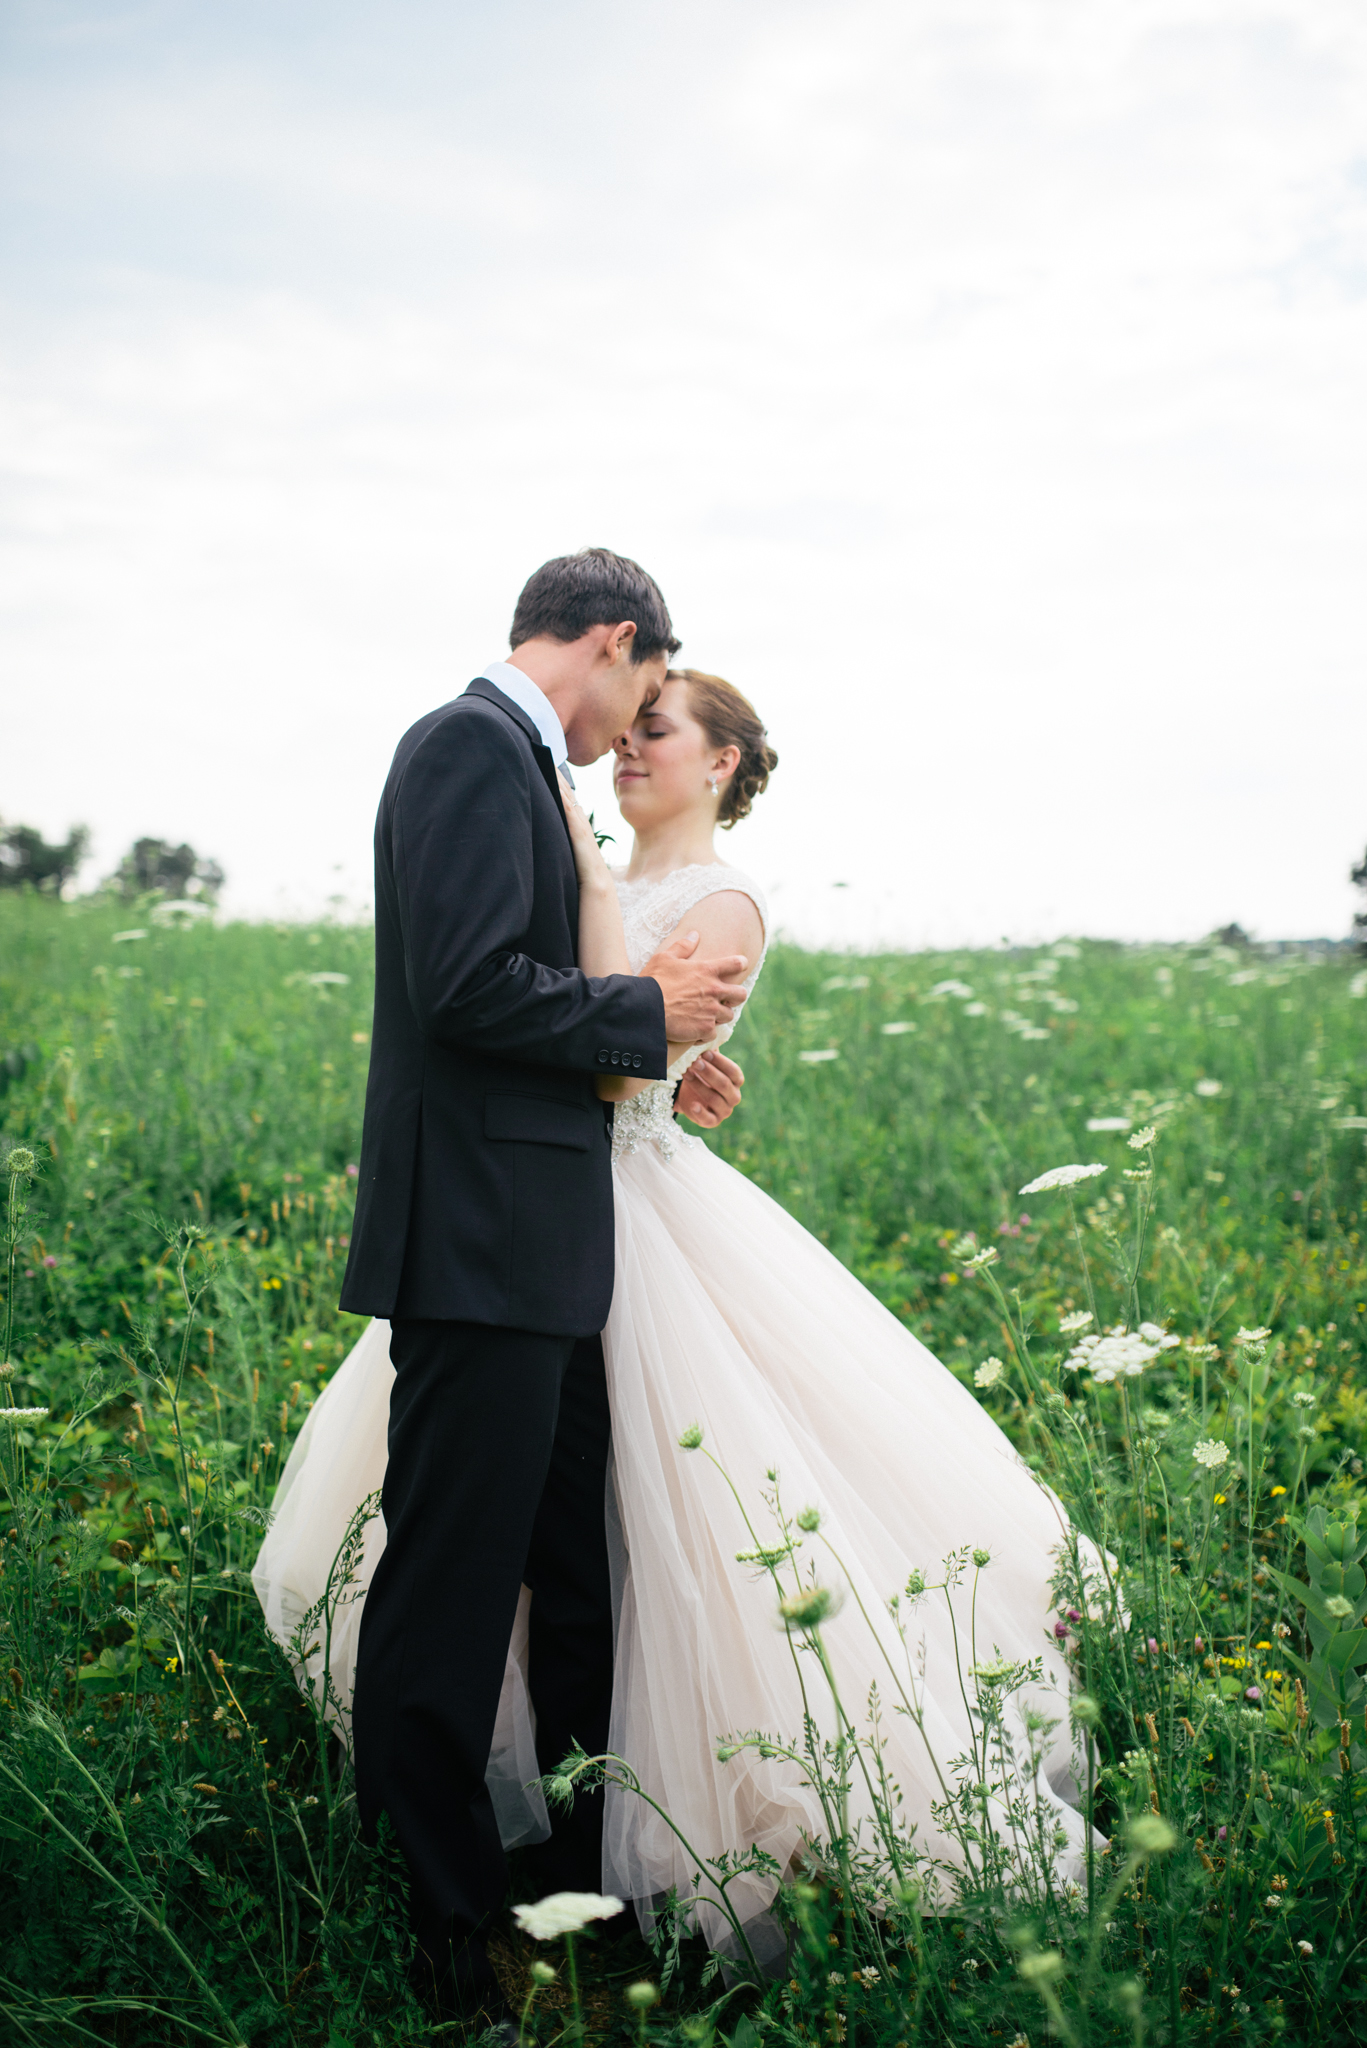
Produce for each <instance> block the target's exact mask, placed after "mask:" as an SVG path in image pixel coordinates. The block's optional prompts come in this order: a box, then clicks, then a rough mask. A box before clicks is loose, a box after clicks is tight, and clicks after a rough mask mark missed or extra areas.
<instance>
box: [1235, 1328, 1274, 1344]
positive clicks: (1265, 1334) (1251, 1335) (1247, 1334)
mask: <svg viewBox="0 0 1367 2048" xmlns="http://www.w3.org/2000/svg"><path fill="white" fill-rule="evenodd" d="M1271 1335H1272V1332H1271V1331H1270V1330H1261V1329H1260V1330H1236V1331H1235V1332H1234V1341H1235V1343H1236V1344H1266V1342H1267V1340H1268V1338H1269V1337H1270V1336H1271Z"/></svg>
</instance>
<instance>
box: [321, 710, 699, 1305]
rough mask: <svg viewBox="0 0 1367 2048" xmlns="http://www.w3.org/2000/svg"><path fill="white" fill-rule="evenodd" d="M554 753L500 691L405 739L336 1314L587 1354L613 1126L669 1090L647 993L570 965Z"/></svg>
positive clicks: (392, 780)
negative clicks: (625, 1110) (610, 1094)
mask: <svg viewBox="0 0 1367 2048" xmlns="http://www.w3.org/2000/svg"><path fill="white" fill-rule="evenodd" d="M578 917H579V890H578V885H577V882H576V879H575V871H574V857H573V853H572V851H571V847H570V839H569V829H568V827H567V825H566V823H565V814H564V809H563V806H562V804H561V800H560V792H559V789H558V787H557V783H556V775H555V768H554V765H553V763H552V761H551V756H550V750H549V749H548V748H547V747H545V746H544V745H543V744H542V742H541V739H540V736H539V734H538V733H537V729H536V727H535V725H534V724H533V723H532V721H531V719H530V718H528V717H527V715H526V714H525V712H523V711H522V710H521V709H520V708H519V707H518V706H517V705H516V704H514V703H513V702H512V700H511V698H508V697H505V696H504V695H503V692H502V691H501V690H499V689H497V688H495V686H494V685H493V684H492V683H489V682H485V681H484V680H482V679H481V680H480V681H477V682H475V683H472V684H471V686H470V688H469V690H468V691H467V692H466V694H465V695H464V696H463V697H457V698H456V699H455V701H454V702H453V703H450V704H445V705H443V706H442V708H441V709H440V710H439V711H432V712H429V713H428V715H427V717H426V718H421V719H419V721H418V723H417V724H416V725H415V726H413V727H412V728H411V729H410V730H409V731H408V732H406V733H405V734H404V737H403V739H402V740H401V741H400V742H399V748H398V752H397V753H396V754H395V756H394V764H393V766H392V767H391V769H390V771H389V780H388V781H387V782H386V784H385V789H384V795H383V797H382V798H381V800H380V813H379V818H378V820H377V822H376V827H375V1023H374V1032H373V1036H372V1040H371V1050H370V1079H369V1082H368V1084H367V1087H366V1104H365V1130H364V1135H363V1137H362V1140H361V1162H360V1182H359V1187H358V1192H357V1200H356V1220H355V1223H354V1225H353V1227H352V1234H351V1253H350V1257H349V1258H348V1260H347V1270H346V1279H345V1281H344V1283H343V1287H342V1301H341V1305H342V1307H343V1308H344V1309H348V1310H350V1311H351V1312H352V1313H353V1314H356V1315H373V1316H387V1317H389V1318H390V1319H391V1320H393V1319H397V1318H423V1317H436V1318H442V1319H450V1320H455V1321H461V1322H474V1323H492V1324H498V1325H502V1326H504V1327H508V1328H513V1329H522V1330H537V1331H543V1332H547V1333H553V1334H556V1335H564V1336H589V1335H591V1334H592V1333H593V1332H595V1331H598V1330H601V1329H602V1327H603V1325H604V1323H605V1322H606V1321H607V1313H608V1306H609V1303H610V1301H611V1298H612V1280H613V1218H612V1147H611V1140H612V1110H611V1108H610V1107H609V1106H608V1105H607V1104H605V1103H601V1102H599V1101H598V1099H597V1097H596V1095H595V1094H594V1077H595V1076H596V1075H597V1074H599V1073H603V1072H608V1073H612V1072H621V1071H622V1070H623V1069H628V1070H629V1071H630V1072H631V1073H632V1074H634V1075H638V1076H639V1077H640V1078H642V1079H650V1080H660V1079H663V1077H664V1074H665V1069H666V1065H667V1052H666V1042H665V1023H664V999H663V996H662V995H661V992H660V987H659V984H658V983H657V982H654V981H649V980H645V981H643V980H638V979H637V978H635V977H634V976H631V975H624V974H620V975H608V976H606V977H603V978H602V979H593V978H591V977H590V976H588V975H585V974H581V973H580V972H579V970H578V968H577V967H576V966H575V953H576V945H577V936H578Z"/></svg>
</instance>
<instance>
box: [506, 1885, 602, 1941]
mask: <svg viewBox="0 0 1367 2048" xmlns="http://www.w3.org/2000/svg"><path fill="white" fill-rule="evenodd" d="M621 1910H622V1901H621V1900H620V1899H614V1898H611V1897H608V1898H605V1897H603V1896H602V1895H601V1894H600V1893H598V1892H552V1893H551V1895H550V1897H549V1898H548V1899H538V1901H537V1903H536V1904H535V1905H534V1906H514V1907H513V1918H514V1920H516V1922H517V1924H518V1926H519V1927H520V1928H521V1929H522V1931H523V1933H524V1934H530V1935H531V1937H532V1939H533V1941H555V1940H556V1939H557V1937H558V1936H560V1935H562V1934H579V1933H582V1931H583V1929H584V1928H586V1927H587V1926H588V1925H589V1924H590V1922H591V1921H594V1920H611V1919H613V1918H614V1917H615V1916H616V1915H617V1914H618V1913H620V1912H621Z"/></svg>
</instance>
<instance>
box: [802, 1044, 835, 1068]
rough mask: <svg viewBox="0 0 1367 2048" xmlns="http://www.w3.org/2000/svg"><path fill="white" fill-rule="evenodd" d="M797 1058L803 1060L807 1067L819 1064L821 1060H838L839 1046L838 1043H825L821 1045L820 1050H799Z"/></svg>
mask: <svg viewBox="0 0 1367 2048" xmlns="http://www.w3.org/2000/svg"><path fill="white" fill-rule="evenodd" d="M798 1058H799V1059H800V1060H805V1062H806V1064H807V1065H808V1066H809V1067H816V1066H820V1064H821V1062H822V1061H823V1060H838V1059H839V1058H840V1047H839V1046H838V1045H827V1046H823V1047H822V1049H821V1051H820V1052H800V1053H799V1054H798Z"/></svg>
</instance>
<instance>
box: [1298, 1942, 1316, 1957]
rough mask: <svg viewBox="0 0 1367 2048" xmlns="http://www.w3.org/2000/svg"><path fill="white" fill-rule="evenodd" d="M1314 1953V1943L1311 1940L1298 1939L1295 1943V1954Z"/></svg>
mask: <svg viewBox="0 0 1367 2048" xmlns="http://www.w3.org/2000/svg"><path fill="white" fill-rule="evenodd" d="M1314 1953H1315V1944H1314V1942H1313V1941H1298V1942H1297V1943H1296V1954H1297V1955H1298V1956H1302V1957H1304V1956H1312V1955H1314Z"/></svg>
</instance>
